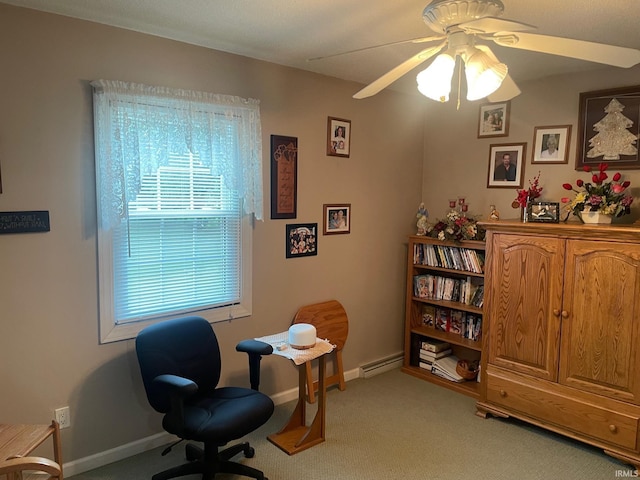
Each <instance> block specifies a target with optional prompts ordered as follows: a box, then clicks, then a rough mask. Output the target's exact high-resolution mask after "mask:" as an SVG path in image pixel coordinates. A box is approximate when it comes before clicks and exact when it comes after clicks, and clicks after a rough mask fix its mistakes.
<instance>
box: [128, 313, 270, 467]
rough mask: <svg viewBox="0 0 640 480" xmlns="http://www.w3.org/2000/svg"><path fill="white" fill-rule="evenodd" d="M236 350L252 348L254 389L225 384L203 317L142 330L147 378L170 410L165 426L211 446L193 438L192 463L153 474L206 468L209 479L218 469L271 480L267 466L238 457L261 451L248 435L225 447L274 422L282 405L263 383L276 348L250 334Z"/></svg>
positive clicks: (150, 390)
mask: <svg viewBox="0 0 640 480" xmlns="http://www.w3.org/2000/svg"><path fill="white" fill-rule="evenodd" d="M236 350H238V351H242V352H246V353H248V354H249V364H250V369H251V372H250V374H251V386H252V389H249V388H240V387H218V381H219V380H220V364H221V362H220V348H219V346H218V340H217V338H216V335H215V333H214V332H213V329H212V328H211V325H209V322H207V321H206V320H205V319H203V318H201V317H186V318H179V319H175V320H167V321H164V322H160V323H157V324H154V325H151V326H149V327H147V328H145V329H143V330H142V331H141V332H140V333H139V334H138V336H137V338H136V353H137V355H138V362H139V364H140V372H141V373H142V380H143V382H144V387H145V390H146V393H147V398H148V400H149V403H150V404H151V406H152V407H153V408H154V409H155V410H157V411H158V412H160V413H164V414H165V415H164V418H163V420H162V426H163V427H164V429H165V430H166V431H167V432H169V433H172V434H174V435H176V436H178V437H179V438H180V439H181V440H193V441H197V442H203V443H204V450H203V449H201V448H200V447H198V446H196V445H193V444H187V446H186V456H187V460H188V463H185V464H184V465H180V466H177V467H174V468H171V469H169V470H166V471H164V472H161V473H157V474H156V475H154V476H153V477H152V479H153V480H167V479H170V478H175V477H181V476H184V475H193V474H200V473H201V474H202V479H203V480H212V479H213V478H214V477H215V475H216V473H231V474H237V475H244V476H247V477H251V478H255V479H258V480H266V477H265V476H264V474H263V473H262V472H261V471H259V470H256V469H255V468H251V467H249V466H246V465H242V464H240V463H236V462H232V461H231V460H230V459H231V457H233V456H235V455H237V454H238V453H240V452H243V453H244V456H245V457H247V458H251V457H253V456H254V454H255V450H254V449H253V447H251V446H250V445H249V443H248V442H245V443H240V444H238V445H234V446H231V447H229V448H227V449H225V450H222V451H219V447H222V446H224V445H226V444H227V443H228V442H230V441H232V440H237V439H239V438H241V437H243V436H245V435H247V434H248V433H250V432H252V431H254V430H255V429H257V428H258V427H260V426H261V425H263V424H264V423H266V421H267V420H269V418H270V417H271V415H272V414H273V409H274V406H273V402H272V401H271V399H270V398H269V397H268V396H266V395H264V394H262V393H260V392H258V391H257V389H258V385H259V381H260V371H259V368H260V359H261V356H262V355H269V354H270V353H271V352H272V351H273V349H272V348H271V346H270V345H268V344H266V343H263V342H257V341H255V340H246V341H244V342H241V343H240V344H238V346H237V347H236ZM169 450H170V448H168V449H166V450H165V452H163V454H165V453H167V452H168V451H169Z"/></svg>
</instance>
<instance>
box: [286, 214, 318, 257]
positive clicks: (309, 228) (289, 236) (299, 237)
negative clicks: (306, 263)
mask: <svg viewBox="0 0 640 480" xmlns="http://www.w3.org/2000/svg"><path fill="white" fill-rule="evenodd" d="M317 232H318V224H317V223H292V224H287V226H286V239H285V243H286V246H287V250H286V255H287V258H296V257H309V256H311V255H317V254H318V233H317Z"/></svg>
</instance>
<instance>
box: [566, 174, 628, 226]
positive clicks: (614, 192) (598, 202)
mask: <svg viewBox="0 0 640 480" xmlns="http://www.w3.org/2000/svg"><path fill="white" fill-rule="evenodd" d="M608 168H609V165H608V164H607V163H601V164H600V165H598V171H597V172H593V174H592V175H591V182H584V181H582V180H581V179H578V180H576V185H577V186H578V187H579V188H583V189H584V190H581V191H580V190H576V189H575V188H573V185H571V184H570V183H564V184H563V185H562V187H563V188H564V189H565V190H571V191H574V192H575V193H576V196H575V197H574V199H573V200H570V199H569V198H567V197H564V198H562V203H566V204H567V206H566V207H565V208H566V209H567V212H568V213H567V217H568V216H569V214H570V213H573V214H574V215H576V216H577V217H579V216H580V212H583V211H586V212H599V213H602V214H605V215H611V216H613V217H621V216H622V215H626V214H628V213H631V202H633V197H632V196H631V195H629V194H628V193H627V188H628V187H629V185H630V184H631V182H629V181H628V180H625V181H623V182H621V181H620V180H621V178H622V175H621V174H620V172H616V173H615V175H614V176H613V178H612V180H611V181H609V182H606V181H605V180H607V179H608V178H609V176H608V175H607V169H608ZM583 170H584V171H585V172H591V167H590V166H589V165H585V166H584V167H583Z"/></svg>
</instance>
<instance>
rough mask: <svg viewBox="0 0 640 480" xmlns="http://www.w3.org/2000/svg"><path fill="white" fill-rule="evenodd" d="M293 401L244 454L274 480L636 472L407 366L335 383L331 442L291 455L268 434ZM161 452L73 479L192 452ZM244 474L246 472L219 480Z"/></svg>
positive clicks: (96, 479)
mask: <svg viewBox="0 0 640 480" xmlns="http://www.w3.org/2000/svg"><path fill="white" fill-rule="evenodd" d="M293 407H294V403H293V402H292V403H288V404H286V405H282V406H279V407H277V408H276V413H275V414H274V416H273V417H272V419H271V420H270V421H269V422H268V423H267V424H266V425H265V426H264V427H263V428H261V429H260V430H258V431H256V432H255V433H254V434H253V435H251V436H250V437H248V440H249V441H250V442H251V444H252V445H253V446H254V447H255V449H256V456H255V457H254V458H252V459H243V460H242V461H243V462H246V463H247V464H249V465H251V466H253V467H255V468H258V469H261V470H263V471H264V472H265V475H266V476H267V477H268V478H269V479H270V480H320V479H322V480H326V479H330V480H347V479H348V480H381V479H384V480H386V479H389V480H400V479H402V480H414V479H415V480H424V479H431V480H462V479H477V480H547V479H548V480H552V479H558V480H572V479H576V480H607V479H614V478H617V477H621V476H622V474H621V473H619V472H618V475H616V471H619V470H624V471H625V474H626V476H628V475H629V473H630V472H632V471H633V470H632V468H631V467H630V466H628V465H625V464H622V463H620V462H619V461H617V460H615V459H612V458H611V457H608V456H607V455H605V454H604V453H602V451H600V450H598V449H594V448H591V447H588V446H586V445H584V444H582V443H579V442H575V441H573V440H570V439H566V438H564V437H562V436H559V435H555V434H552V433H549V432H546V431H544V430H542V429H538V428H536V427H532V426H529V425H527V424H524V423H521V422H518V421H515V420H503V419H497V418H489V419H487V420H485V419H482V418H479V417H476V416H475V415H474V413H475V401H474V400H473V399H471V398H468V397H465V396H463V395H460V394H457V393H454V392H451V391H449V390H447V389H444V388H440V387H437V386H435V385H432V384H430V383H428V382H425V381H422V380H419V379H416V378H414V377H411V376H409V375H406V374H404V373H401V372H400V371H399V370H393V371H390V372H387V373H384V374H382V375H378V376H376V377H373V378H370V379H366V380H365V379H357V380H353V381H351V382H348V383H347V389H346V390H345V391H344V392H340V391H339V390H330V391H329V393H328V400H327V435H326V437H327V438H326V442H324V443H322V444H320V445H317V446H315V447H312V448H310V449H308V450H306V451H303V452H301V453H298V454H297V455H294V456H291V457H290V456H288V455H287V454H286V453H284V452H282V451H281V450H279V449H278V448H277V447H275V446H274V445H272V444H271V443H270V442H269V441H267V440H266V435H268V434H270V433H273V432H275V431H277V430H279V429H280V428H281V426H282V425H284V423H285V422H286V420H287V419H288V417H289V415H290V413H291V411H292V409H293ZM311 413H313V412H311ZM160 451H161V449H156V450H153V451H150V452H147V453H144V454H141V455H137V456H135V457H132V458H130V459H127V460H123V461H121V462H117V463H114V464H112V465H108V466H105V467H102V468H99V469H96V470H94V471H91V472H87V473H84V474H81V475H76V476H73V477H70V478H69V479H68V480H116V479H117V480H142V479H150V478H151V475H152V474H153V473H155V472H158V471H160V470H162V469H164V468H167V467H169V466H173V465H176V464H179V463H181V462H182V460H183V458H184V447H183V446H182V445H179V446H177V447H175V448H174V450H173V451H172V452H171V453H170V454H169V455H167V456H165V457H161V456H160ZM237 458H242V457H237ZM182 478H183V479H185V480H196V479H197V478H199V477H197V476H188V477H182ZM237 478H243V477H235V476H228V475H220V476H217V477H216V480H218V479H220V480H231V479H237Z"/></svg>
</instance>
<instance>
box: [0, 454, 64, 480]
mask: <svg viewBox="0 0 640 480" xmlns="http://www.w3.org/2000/svg"><path fill="white" fill-rule="evenodd" d="M43 473H46V474H48V476H43V475H42V474H43ZM5 478H6V479H7V480H27V479H36V478H38V479H40V480H46V479H53V478H54V479H56V480H61V479H62V468H61V467H60V465H58V464H57V463H56V462H54V461H53V460H49V459H48V458H43V457H16V458H10V459H8V460H3V461H1V462H0V479H2V480H4V479H5Z"/></svg>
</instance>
